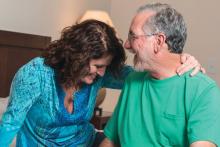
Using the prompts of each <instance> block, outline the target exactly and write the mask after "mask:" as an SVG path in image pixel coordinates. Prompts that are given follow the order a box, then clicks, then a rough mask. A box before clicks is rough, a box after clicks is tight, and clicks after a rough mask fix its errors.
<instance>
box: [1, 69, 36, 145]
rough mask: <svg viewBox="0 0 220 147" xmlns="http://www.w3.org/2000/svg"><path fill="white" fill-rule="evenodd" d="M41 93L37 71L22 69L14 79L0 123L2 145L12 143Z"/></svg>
mask: <svg viewBox="0 0 220 147" xmlns="http://www.w3.org/2000/svg"><path fill="white" fill-rule="evenodd" d="M39 95H40V84H39V80H38V77H37V72H36V71H33V70H31V68H30V67H27V68H22V69H20V70H19V71H18V73H17V74H16V75H15V77H14V79H13V81H12V85H11V91H10V96H9V103H8V106H7V109H6V112H5V113H4V114H3V116H2V121H1V123H0V145H1V147H4V146H7V147H8V146H9V145H10V144H11V143H12V141H13V138H14V137H15V136H16V134H17V132H18V131H19V129H20V127H21V126H22V125H23V122H24V120H25V118H26V114H27V113H28V111H29V109H30V108H31V106H32V105H33V104H34V102H35V101H36V98H37V97H39Z"/></svg>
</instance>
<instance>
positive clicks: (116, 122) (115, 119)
mask: <svg viewBox="0 0 220 147" xmlns="http://www.w3.org/2000/svg"><path fill="white" fill-rule="evenodd" d="M127 82H128V79H126V80H125V85H124V87H123V90H122V92H121V94H120V97H119V100H118V103H117V105H116V107H115V109H114V112H113V114H112V117H111V118H110V120H109V121H108V122H107V125H106V126H105V129H104V134H105V136H106V137H107V138H108V139H109V140H111V141H112V142H114V144H117V145H120V138H119V133H120V132H119V131H120V130H119V126H120V125H123V124H121V123H120V121H121V108H122V105H123V102H124V101H123V99H124V100H125V99H126V97H125V96H126V93H127V84H126V83H127Z"/></svg>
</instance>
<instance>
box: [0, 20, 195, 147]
mask: <svg viewBox="0 0 220 147" xmlns="http://www.w3.org/2000/svg"><path fill="white" fill-rule="evenodd" d="M124 62H125V52H124V50H123V46H122V43H121V40H119V39H118V38H117V37H116V34H115V31H114V30H113V28H111V27H109V26H108V25H106V24H104V23H102V22H99V21H96V20H88V21H85V22H82V23H80V24H76V25H73V26H71V27H69V28H66V29H64V31H63V32H62V35H61V38H60V39H59V40H56V41H54V42H52V43H51V44H50V45H49V47H48V48H47V51H46V52H45V53H44V54H43V55H42V56H41V57H37V58H35V59H33V60H31V61H30V62H29V63H27V64H26V65H24V66H23V67H22V68H20V70H19V71H18V72H17V74H16V75H15V77H14V80H13V82H12V86H11V92H10V96H9V97H10V100H9V104H8V107H7V110H6V112H5V113H4V115H3V117H2V122H1V125H0V145H1V146H8V145H9V144H10V143H11V142H12V140H13V138H14V137H15V135H17V146H18V147H20V146H22V147H24V146H27V147H29V146H31V147H34V146H53V147H54V146H72V147H76V146H81V147H90V146H92V144H93V143H94V140H95V138H96V136H97V135H96V134H97V133H96V132H95V131H94V127H93V125H92V124H90V122H89V121H90V119H91V117H92V114H93V110H94V106H95V101H96V95H97V92H98V90H99V89H100V88H101V87H109V88H118V89H120V88H121V87H122V86H123V81H124V78H125V77H126V76H127V75H128V74H129V73H130V72H131V71H132V69H131V68H130V67H125V66H124ZM190 62H191V61H190ZM192 62H194V63H197V61H196V60H194V59H192ZM187 64H188V63H187ZM191 65H192V64H190V65H189V66H191ZM189 66H188V67H189ZM188 67H186V69H188ZM192 68H193V67H192Z"/></svg>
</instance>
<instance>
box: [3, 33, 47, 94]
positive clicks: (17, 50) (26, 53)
mask: <svg viewBox="0 0 220 147" xmlns="http://www.w3.org/2000/svg"><path fill="white" fill-rule="evenodd" d="M50 41H51V37H48V36H40V35H33V34H25V33H18V32H10V31H2V30H0V97H7V96H8V95H9V90H10V85H11V81H12V79H13V77H14V75H15V73H16V71H17V70H18V69H19V68H20V67H21V66H22V65H24V64H25V63H27V62H28V61H29V60H31V59H32V58H34V57H36V56H39V55H40V54H41V52H42V51H43V50H44V49H45V47H46V46H47V45H48V44H49V43H50Z"/></svg>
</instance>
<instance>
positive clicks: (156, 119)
mask: <svg viewBox="0 0 220 147" xmlns="http://www.w3.org/2000/svg"><path fill="white" fill-rule="evenodd" d="M104 133H105V135H106V136H107V137H108V138H109V139H110V140H112V141H113V142H114V143H116V144H120V145H121V146H122V147H153V146H154V147H157V146H158V147H160V146H178V147H182V146H183V147H185V146H189V145H190V144H191V143H193V142H195V141H210V142H213V143H215V144H217V145H218V146H220V90H219V88H218V86H217V85H216V83H215V82H214V81H213V80H212V79H210V78H209V77H207V76H206V75H204V74H202V73H199V74H197V75H196V76H194V77H190V76H189V72H188V73H186V74H184V75H182V76H180V77H179V76H173V77H170V78H167V79H164V80H156V79H154V78H152V77H151V76H150V75H149V74H147V73H146V72H135V73H132V74H130V76H128V78H127V81H126V84H125V86H124V89H123V91H122V93H121V95H120V99H119V102H118V104H117V106H116V109H115V111H114V113H113V116H112V118H111V119H110V121H109V122H108V124H107V126H106V128H105V130H104Z"/></svg>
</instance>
